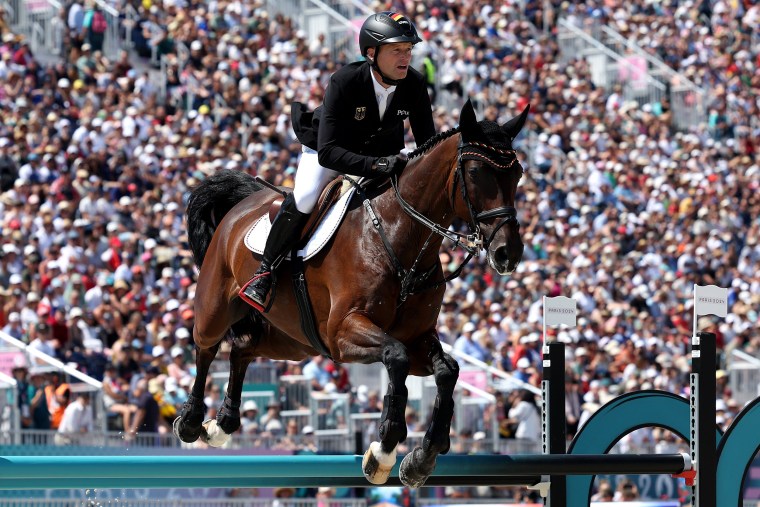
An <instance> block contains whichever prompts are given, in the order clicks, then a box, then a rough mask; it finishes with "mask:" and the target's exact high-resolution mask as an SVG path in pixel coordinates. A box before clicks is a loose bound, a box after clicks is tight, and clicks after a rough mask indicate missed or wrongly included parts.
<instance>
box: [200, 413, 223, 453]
mask: <svg viewBox="0 0 760 507" xmlns="http://www.w3.org/2000/svg"><path fill="white" fill-rule="evenodd" d="M201 427H202V428H203V429H204V430H205V431H202V432H201V440H203V441H204V442H205V443H207V444H208V445H210V446H211V447H221V446H223V445H224V444H226V443H227V441H228V440H229V439H230V436H229V435H228V434H226V433H225V432H224V431H222V428H220V427H219V425H218V424H217V423H216V419H208V420H206V421H203V425H202V426H201Z"/></svg>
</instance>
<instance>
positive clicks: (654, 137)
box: [0, 0, 760, 446]
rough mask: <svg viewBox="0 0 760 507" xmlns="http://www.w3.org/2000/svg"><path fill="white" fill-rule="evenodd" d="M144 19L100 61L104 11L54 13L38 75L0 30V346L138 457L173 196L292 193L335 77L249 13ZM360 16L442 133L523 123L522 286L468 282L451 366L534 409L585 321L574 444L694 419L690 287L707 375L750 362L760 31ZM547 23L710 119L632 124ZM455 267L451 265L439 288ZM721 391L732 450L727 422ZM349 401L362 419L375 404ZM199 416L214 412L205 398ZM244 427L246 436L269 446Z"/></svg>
mask: <svg viewBox="0 0 760 507" xmlns="http://www.w3.org/2000/svg"><path fill="white" fill-rule="evenodd" d="M520 6H522V8H521V7H520ZM71 7H74V8H73V9H70V8H71ZM118 7H120V8H122V7H124V5H121V4H120V5H119V6H118ZM133 7H134V9H135V11H136V12H137V13H138V16H137V21H135V22H132V21H130V22H129V23H128V24H127V25H125V26H127V28H128V29H129V30H131V33H132V35H133V39H134V42H135V48H134V50H133V51H132V52H128V51H126V50H125V51H122V52H121V53H120V54H119V56H118V57H117V58H114V59H113V60H109V59H108V58H106V57H105V56H104V53H103V51H102V49H101V45H102V40H100V41H99V38H98V37H97V35H98V34H97V33H94V30H93V26H94V25H97V24H99V22H100V21H99V20H97V19H96V15H95V14H94V12H93V6H92V5H91V4H89V3H88V4H85V5H83V4H80V3H78V2H76V1H74V2H69V3H68V5H67V9H65V10H64V12H62V13H61V16H63V17H64V19H65V20H66V26H67V27H68V28H69V30H68V31H67V32H66V33H65V36H64V41H63V44H62V48H61V49H62V55H63V58H62V59H61V61H60V62H59V63H56V64H53V65H49V66H42V65H41V64H40V63H39V62H38V60H37V59H36V58H35V55H33V54H32V53H31V51H30V49H29V44H28V41H27V40H25V39H24V37H23V36H19V35H16V34H14V33H12V32H11V31H10V29H9V23H8V21H7V20H6V19H5V18H4V16H5V13H0V19H2V20H3V21H2V22H1V23H0V37H2V39H1V40H0V109H1V110H2V115H1V121H0V183H1V184H2V188H1V189H0V190H1V192H2V193H1V194H0V227H2V239H0V329H2V330H3V331H4V332H6V333H8V334H9V335H11V336H13V337H15V338H17V339H20V340H23V341H25V342H27V343H30V344H31V345H32V346H33V347H34V348H36V349H38V350H40V351H43V352H46V353H49V354H51V355H53V356H56V357H58V358H60V359H61V360H62V361H64V362H66V363H70V364H72V365H76V367H77V368H78V369H79V370H80V371H83V372H86V373H87V374H89V375H91V376H93V377H94V378H96V379H103V381H104V386H105V387H104V392H105V395H106V400H107V407H108V409H109V411H111V413H113V414H115V415H117V416H118V417H119V418H120V420H121V424H122V425H123V429H124V430H125V432H127V433H130V432H134V431H136V430H138V429H139V428H143V429H145V428H146V427H145V426H143V422H144V420H145V419H144V417H145V414H151V415H154V414H156V413H158V414H159V416H158V417H155V419H156V424H155V425H154V426H150V428H155V429H157V430H158V429H160V428H161V427H162V424H161V421H164V420H170V418H171V416H172V414H173V413H172V412H171V410H172V407H173V408H174V410H175V411H176V409H177V408H178V407H179V406H181V404H182V402H183V401H184V399H185V397H186V396H187V392H188V390H189V385H190V382H191V381H192V378H193V374H194V369H193V368H194V367H193V350H192V338H191V332H192V325H193V319H194V313H193V296H194V290H195V277H196V271H195V268H194V265H193V261H192V257H191V254H190V251H189V249H188V245H187V236H186V233H185V231H184V227H183V210H184V209H185V205H186V201H187V196H188V190H189V189H190V188H192V187H193V185H195V184H196V183H197V182H198V181H200V180H202V179H203V178H205V177H207V176H208V175H210V174H213V172H214V171H216V170H218V169H220V168H227V169H238V170H243V171H248V172H250V173H251V174H256V175H259V176H261V177H263V178H265V179H267V180H269V181H271V182H273V183H276V184H280V185H290V184H292V181H293V175H294V173H295V168H296V167H297V162H298V156H299V153H300V146H299V145H298V144H297V142H296V140H295V137H294V134H293V131H292V129H291V128H290V103H291V102H293V101H295V100H297V101H301V102H304V103H306V104H308V106H309V107H310V108H314V107H316V106H317V105H318V104H319V103H320V101H321V97H322V95H323V92H324V87H325V84H326V82H327V80H328V78H329V76H330V74H331V73H332V72H333V71H334V70H335V69H336V68H337V67H338V66H339V65H340V64H341V63H343V62H341V61H335V60H333V59H332V57H331V53H330V50H329V48H328V47H326V46H324V45H323V41H324V37H323V36H322V37H320V38H316V39H309V37H308V36H307V34H306V33H305V32H304V31H303V30H301V29H300V28H301V27H297V26H295V25H294V23H293V21H292V20H291V19H288V18H286V17H284V16H282V15H278V14H274V13H273V12H272V11H269V10H267V9H266V8H265V6H264V4H263V2H261V1H260V0H256V1H253V2H239V1H227V0H220V1H216V2H210V3H200V4H199V3H192V2H190V3H188V2H184V1H180V0H163V1H153V2H151V1H143V2H141V3H139V4H138V5H133ZM546 7H549V10H548V11H545V10H543V9H545V8H546ZM371 8H372V9H374V10H377V11H380V10H401V11H403V12H406V13H408V14H410V15H411V16H412V17H413V18H414V19H415V22H416V24H417V26H418V28H419V30H420V32H421V34H422V36H423V39H424V42H423V43H422V44H421V45H420V46H419V47H418V48H417V49H416V50H415V52H416V55H417V56H416V58H417V59H418V60H416V61H420V62H421V61H422V59H423V58H424V59H425V60H426V63H425V65H429V64H431V63H433V65H434V67H428V70H431V71H432V72H435V73H437V77H436V79H435V81H436V82H437V83H438V86H437V88H436V90H437V97H436V102H435V104H434V107H435V111H434V117H435V122H436V126H437V128H438V130H439V131H443V130H446V129H448V128H451V127H453V126H455V125H456V122H457V118H456V113H457V111H458V108H459V105H461V102H462V101H463V100H464V99H463V98H464V97H465V96H470V97H472V98H473V99H474V101H475V103H476V105H477V106H478V109H479V110H480V111H481V116H482V117H485V118H488V119H491V120H498V121H500V122H503V121H505V120H506V119H507V118H509V117H511V116H512V115H514V114H516V112H518V111H520V110H522V108H523V107H524V106H525V105H527V104H528V103H529V104H530V105H531V114H530V117H529V121H528V124H527V126H526V128H525V129H524V134H523V136H524V138H527V137H528V136H533V137H532V138H531V139H532V141H531V142H530V143H529V142H527V141H525V139H523V141H522V143H521V144H520V146H521V148H522V151H521V152H520V156H521V159H522V161H523V167H524V168H525V176H524V178H523V181H522V183H521V186H520V190H519V194H518V202H517V209H518V212H519V218H520V222H521V224H522V226H521V232H522V237H523V240H524V242H525V245H526V249H525V254H524V257H523V261H522V263H521V264H520V266H519V268H518V270H517V271H516V272H515V273H514V274H512V275H511V276H507V277H500V276H498V275H496V274H494V273H493V272H492V271H490V270H489V269H487V266H486V262H485V260H484V259H483V258H479V259H475V260H474V261H473V262H471V263H470V264H469V265H468V266H467V267H466V268H465V270H464V272H463V274H462V276H461V277H460V278H458V279H456V280H454V281H453V282H451V283H450V284H449V288H448V290H447V292H446V296H445V300H444V305H443V308H442V311H441V314H440V326H439V330H440V335H441V339H442V340H444V341H446V342H448V343H450V344H452V345H455V347H456V348H457V349H459V350H462V351H464V352H466V353H468V354H470V355H473V356H475V357H476V358H478V359H481V360H483V361H486V362H489V363H491V364H492V365H494V366H496V367H498V368H500V369H502V370H505V371H508V372H511V373H513V374H514V375H515V376H516V377H517V378H519V379H520V380H523V381H525V382H527V383H531V384H534V385H536V384H537V383H538V379H539V378H540V371H541V355H540V344H541V314H542V312H541V297H542V296H544V295H547V296H556V295H564V296H569V297H573V298H575V299H576V300H577V301H578V308H579V317H580V318H579V319H578V327H577V329H561V330H559V331H554V330H552V331H551V333H550V336H549V338H550V339H557V340H560V341H563V342H565V343H567V354H568V375H569V382H568V386H569V387H568V391H569V393H570V396H569V397H568V399H569V400H570V401H569V402H568V406H567V412H568V421H569V422H570V423H571V427H575V428H577V426H578V425H579V424H582V422H583V420H584V419H585V418H586V417H588V414H589V413H592V412H593V410H595V407H598V406H599V404H601V403H604V402H605V401H607V400H608V399H610V398H611V397H614V396H616V395H619V394H621V393H624V392H628V391H631V390H637V389H646V388H651V387H653V388H658V389H665V390H668V391H671V392H675V393H678V394H685V393H686V391H687V389H688V381H687V372H688V368H689V356H688V355H687V353H686V352H687V350H688V349H689V347H688V342H689V338H690V335H691V318H692V317H691V313H692V312H691V311H690V310H691V308H690V302H691V297H692V287H693V284H695V283H697V284H701V285H705V284H716V285H719V286H722V287H728V288H729V315H728V317H727V318H725V319H720V320H716V319H713V318H710V317H706V318H704V319H703V320H702V321H700V322H699V325H698V327H699V328H700V329H711V330H713V331H715V332H716V333H717V334H718V339H719V346H720V348H721V350H722V352H723V353H722V357H721V361H722V363H721V366H722V368H724V369H725V368H727V367H729V366H730V359H731V356H730V352H731V350H733V349H740V350H744V351H746V352H750V353H757V351H758V347H760V338H758V337H757V336H755V333H753V330H755V329H757V324H758V311H760V275H758V273H760V265H759V264H760V246H758V236H760V221H759V220H758V216H760V192H758V187H759V186H760V165H759V164H760V163H759V161H758V141H757V140H758V139H760V124H758V118H760V111H759V109H760V104H759V103H758V96H760V94H758V90H759V89H760V44H759V43H758V41H759V40H760V34H759V33H758V26H760V8H759V7H758V6H757V5H753V2H750V1H739V2H725V1H723V0H718V1H717V2H708V1H679V0H662V1H654V2H650V1H643V0H636V1H633V2H627V3H620V2H614V1H612V2H601V1H592V0H590V1H587V2H582V3H574V2H562V3H560V2H556V1H554V2H537V1H528V2H520V3H517V2H509V1H507V2H503V3H501V4H499V5H494V4H493V3H492V2H485V1H476V0H464V1H462V2H451V1H437V0H436V1H433V2H422V1H414V0H407V1H404V2H399V3H394V2H382V1H377V0H376V1H374V2H372V3H371ZM72 11H74V13H73V14H72ZM559 17H568V18H569V19H570V20H571V21H572V22H573V23H575V24H576V25H578V26H581V27H584V28H589V27H590V26H592V25H594V24H599V23H608V24H610V25H611V26H613V27H615V28H616V29H617V30H619V31H620V33H622V34H623V35H624V36H625V37H627V38H628V39H629V40H631V41H634V42H636V43H637V44H638V45H640V46H641V47H642V48H644V49H645V50H646V51H648V52H650V53H652V54H654V55H656V56H658V57H660V58H662V59H663V60H664V61H665V62H666V63H667V64H668V65H670V66H671V67H673V68H674V69H675V70H676V71H678V72H680V73H682V75H683V76H686V77H687V78H689V79H691V80H692V81H693V82H695V83H696V84H698V85H699V86H701V87H703V88H704V89H705V90H706V91H707V115H706V117H705V118H704V119H703V121H700V122H698V123H696V124H694V125H692V126H691V127H690V128H689V129H688V130H686V131H676V130H675V129H674V128H673V126H672V125H673V115H674V114H676V113H675V112H674V110H673V109H672V107H671V105H670V104H669V102H668V100H667V99H663V100H661V101H660V102H656V103H639V102H638V101H635V100H626V99H624V93H623V89H622V88H621V87H616V88H613V89H603V88H600V87H597V86H595V85H594V82H593V80H592V79H591V69H590V67H589V64H588V63H587V62H585V61H584V60H582V59H571V60H570V61H569V62H568V63H561V61H560V51H561V48H560V47H559V44H558V40H557V38H556V33H557V25H556V20H557V19H558V18H559ZM125 23H126V22H125ZM180 45H184V46H186V47H187V48H188V49H189V55H188V57H187V60H183V59H181V55H182V53H181V52H179V51H178V47H179V46H180ZM154 50H155V51H154ZM154 52H155V53H156V54H158V55H159V56H165V58H166V63H167V65H166V67H165V72H166V74H165V75H162V76H161V78H162V79H163V78H165V79H166V84H167V86H166V90H165V91H164V90H162V87H161V86H159V84H158V82H157V80H156V73H157V72H159V73H160V71H158V70H156V69H153V68H151V66H150V64H149V58H150V57H151V55H152V54H153V53H154ZM348 59H349V60H350V59H352V57H351V55H348ZM676 84H677V83H670V85H672V86H675V85H676ZM451 104H455V105H456V106H457V107H456V108H455V109H452V108H451V107H450V106H451ZM462 258H463V253H462V252H461V251H457V250H453V249H448V248H446V249H445V250H444V251H442V253H441V259H442V262H443V264H444V267H445V269H446V270H448V271H451V270H454V269H455V268H456V266H458V264H459V262H460V261H461V260H462ZM34 367H35V366H34V365H32V370H34ZM325 368H326V366H323V365H321V364H319V363H317V364H314V361H311V362H309V364H308V365H307V364H304V365H303V370H304V371H305V372H307V373H308V374H309V375H310V378H311V379H313V384H314V386H313V387H315V388H317V389H325V386H326V385H332V387H328V388H327V389H328V390H331V389H333V388H334V389H336V390H338V391H342V392H346V391H350V389H351V386H350V383H349V382H348V378H347V377H345V375H344V372H338V375H334V372H328V371H326V370H325ZM19 371H20V370H19ZM32 373H34V371H33V372H32ZM22 374H23V375H27V374H28V372H27V373H23V372H20V373H19V375H22ZM720 376H721V378H723V379H725V372H724V371H722V372H721V375H720ZM40 377H42V375H36V374H33V375H31V378H29V381H30V382H31V383H32V384H34V383H35V382H37V380H36V379H37V378H40ZM719 385H720V386H721V388H722V390H721V391H720V393H719V396H720V398H721V400H720V401H721V402H723V406H722V407H721V408H723V409H724V410H722V415H721V416H720V417H721V419H722V422H723V423H725V424H729V423H730V421H731V418H732V417H734V416H735V415H736V413H737V411H738V409H740V408H741V407H739V406H738V404H737V403H736V401H735V400H734V399H733V397H732V393H731V391H730V389H729V388H728V386H727V384H726V382H725V380H723V381H720V380H719ZM353 387H354V388H355V389H354V392H353V393H352V394H353V395H354V398H355V399H356V400H360V401H363V402H364V403H368V402H367V399H368V392H367V389H366V388H365V389H364V390H357V389H356V386H353ZM371 387H373V386H371ZM217 390H218V387H217ZM146 391H147V392H149V393H150V394H151V395H152V396H151V399H159V400H160V401H161V403H160V404H158V405H159V406H158V407H153V406H152V403H150V401H149V400H148V399H147V397H146V396H144V395H143V393H145V392H146ZM207 394H209V397H210V398H209V401H214V399H215V398H214V396H216V403H218V397H219V393H218V392H217V393H216V395H214V394H213V392H212V389H211V388H209V389H208V390H207ZM369 394H373V395H374V400H375V403H376V402H377V393H376V392H375V393H369ZM514 398H515V399H514V400H512V399H511V398H510V399H505V400H502V402H501V403H502V406H503V407H504V408H503V410H502V413H500V414H498V415H497V417H499V418H500V420H501V421H502V430H503V434H504V435H505V436H508V435H509V436H514V435H515V432H517V433H518V436H523V435H530V437H529V438H534V435H535V434H536V433H535V431H534V429H531V428H525V427H524V425H523V427H522V428H520V427H519V424H520V419H519V417H522V416H521V415H520V414H528V416H527V417H528V418H530V419H531V420H533V419H532V418H531V417H530V412H529V409H530V407H526V406H525V405H521V407H520V408H519V410H518V405H520V404H525V403H527V404H530V401H529V400H526V399H525V398H524V397H523V396H522V394H520V395H519V396H518V395H515V396H514ZM31 399H32V398H30V402H31ZM141 400H142V401H141ZM48 402H49V403H50V400H48ZM513 402H514V403H513ZM147 405H151V407H148V406H147ZM369 405H370V406H371V405H372V403H371V402H369ZM36 406H37V405H35V407H36ZM375 406H376V405H375ZM534 406H535V404H534ZM215 408H216V407H209V411H210V413H211V414H212V415H213V410H214V409H215ZM243 408H244V410H243V414H244V419H245V421H244V425H243V428H244V431H264V430H266V426H267V425H268V424H269V425H271V426H276V425H275V424H274V423H272V422H271V417H269V418H264V417H254V415H255V412H251V411H250V410H246V407H243ZM247 408H251V405H250V404H249V405H248V407H247ZM256 408H258V407H256ZM511 409H512V410H511ZM269 410H270V409H269V408H267V411H269ZM274 410H276V408H275V409H274ZM34 420H35V418H34V417H29V418H28V424H30V425H31V426H30V427H34V424H36V423H35V422H34ZM136 421H139V425H138V426H135V424H136ZM523 423H524V421H523ZM281 426H282V425H281ZM480 429H481V428H472V429H471V430H472V432H473V433H474V432H476V431H478V430H480ZM280 430H281V431H291V430H290V429H289V428H284V429H282V428H281V429H280ZM637 439H638V440H646V441H649V442H654V443H657V444H662V445H663V446H667V445H669V439H670V436H669V435H668V434H667V432H657V434H655V433H654V432H652V431H651V430H648V431H646V432H644V436H643V437H640V436H634V437H631V439H629V440H630V441H629V442H628V443H624V445H631V446H634V445H636V444H637ZM638 443H640V442H638Z"/></svg>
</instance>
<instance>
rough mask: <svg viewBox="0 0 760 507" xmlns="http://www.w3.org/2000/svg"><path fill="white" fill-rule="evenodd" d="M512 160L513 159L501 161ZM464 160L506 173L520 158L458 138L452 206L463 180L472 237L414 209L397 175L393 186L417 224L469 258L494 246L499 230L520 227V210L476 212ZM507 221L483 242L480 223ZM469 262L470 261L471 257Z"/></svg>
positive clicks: (506, 208)
mask: <svg viewBox="0 0 760 507" xmlns="http://www.w3.org/2000/svg"><path fill="white" fill-rule="evenodd" d="M508 157H509V158H510V160H506V161H505V160H501V159H506V158H508ZM465 160H481V161H483V162H485V163H486V164H488V165H489V166H490V167H493V168H495V169H497V170H500V171H507V170H510V169H512V168H513V167H514V166H515V164H517V165H518V166H519V161H518V159H517V153H516V152H515V150H506V149H501V148H494V147H492V146H489V145H487V144H483V143H478V142H464V140H463V139H462V136H461V135H460V137H459V145H458V146H457V168H456V172H455V173H454V182H453V184H452V186H451V196H450V201H449V204H450V205H451V209H455V203H456V188H457V184H458V182H459V180H462V199H463V200H464V203H465V205H466V206H467V209H468V211H469V214H470V221H469V223H468V226H469V228H470V234H462V233H460V232H455V231H450V230H449V229H448V228H446V227H443V226H442V225H440V224H437V223H436V222H434V221H432V220H430V219H429V218H427V217H426V216H425V215H423V214H422V213H420V212H419V211H417V210H416V209H414V207H413V206H412V205H411V204H409V203H408V202H407V201H405V200H404V198H403V197H401V192H400V191H399V188H398V175H393V176H392V177H391V184H392V185H393V190H394V191H395V193H396V200H398V202H399V204H400V205H401V208H402V209H403V210H404V211H405V212H406V213H407V214H408V215H409V216H410V217H412V218H413V219H414V220H415V221H417V222H419V223H420V224H422V225H424V226H425V227H427V228H428V229H430V230H431V231H432V232H433V233H435V234H438V235H439V236H443V237H444V238H446V239H448V240H450V241H452V242H453V243H454V246H455V247H461V248H463V249H464V250H466V251H467V253H468V254H469V256H470V257H471V256H473V255H475V254H476V253H478V251H479V250H481V249H484V250H487V249H488V247H489V246H490V245H491V242H492V241H493V239H494V237H495V236H496V233H497V232H499V229H501V228H502V227H504V226H505V225H506V224H508V223H510V222H514V223H516V224H518V225H519V221H518V220H517V209H515V207H514V206H501V207H499V208H493V209H490V210H487V211H481V212H476V211H475V208H474V207H473V205H472V201H471V200H470V194H469V192H468V190H467V181H466V180H465V171H464V161H465ZM501 217H503V218H504V219H503V220H502V221H501V222H500V223H499V225H497V226H496V227H495V228H494V230H493V232H491V235H490V236H489V237H488V238H486V239H484V238H483V233H482V232H481V230H480V224H481V223H482V222H484V221H486V220H489V219H491V218H501ZM468 260H469V258H468Z"/></svg>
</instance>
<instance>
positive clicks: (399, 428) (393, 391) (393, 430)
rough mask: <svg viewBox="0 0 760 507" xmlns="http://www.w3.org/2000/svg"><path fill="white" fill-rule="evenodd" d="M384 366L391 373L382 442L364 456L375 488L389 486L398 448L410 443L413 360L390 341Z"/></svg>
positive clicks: (370, 448)
mask: <svg viewBox="0 0 760 507" xmlns="http://www.w3.org/2000/svg"><path fill="white" fill-rule="evenodd" d="M383 364H384V365H385V368H386V369H387V370H388V378H389V379H390V381H389V382H388V393H387V394H386V395H385V398H384V399H383V413H382V415H381V417H380V431H379V433H380V442H372V443H371V444H370V446H369V449H367V452H365V453H364V459H363V460H362V471H363V472H364V477H366V478H367V480H368V481H369V482H371V483H372V484H385V482H386V481H387V480H388V476H389V475H390V473H391V470H392V469H393V466H394V465H395V464H396V447H397V446H398V444H399V442H403V441H404V440H406V420H405V419H404V411H405V410H406V400H407V390H406V377H407V376H408V375H409V356H408V355H407V353H406V348H405V347H404V345H403V344H402V343H401V342H398V341H396V340H394V339H392V338H389V339H388V341H387V342H386V344H385V346H384V347H383Z"/></svg>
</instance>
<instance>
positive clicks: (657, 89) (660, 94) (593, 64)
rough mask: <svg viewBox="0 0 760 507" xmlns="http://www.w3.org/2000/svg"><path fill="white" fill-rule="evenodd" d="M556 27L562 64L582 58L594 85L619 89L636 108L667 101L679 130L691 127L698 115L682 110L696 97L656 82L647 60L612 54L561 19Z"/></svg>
mask: <svg viewBox="0 0 760 507" xmlns="http://www.w3.org/2000/svg"><path fill="white" fill-rule="evenodd" d="M558 25H559V33H558V35H557V38H558V41H557V42H558V45H559V47H560V51H561V54H560V61H561V63H563V64H566V63H568V62H570V61H571V60H573V59H575V58H583V59H585V60H586V61H587V62H588V63H589V66H590V68H591V79H592V81H593V82H594V84H595V85H596V86H600V87H603V88H605V89H607V90H612V89H613V88H615V87H619V88H620V89H621V91H622V95H623V98H624V99H625V100H626V101H635V102H636V103H638V104H639V105H644V104H650V105H654V104H656V103H659V102H661V101H662V100H663V99H664V98H668V99H669V100H670V102H671V105H672V107H673V110H674V114H673V121H674V125H675V126H676V127H678V128H687V127H689V126H693V125H694V123H693V122H694V121H696V119H694V118H692V116H691V115H692V114H698V113H692V112H687V111H682V109H683V108H686V107H692V108H694V107H695V106H694V102H695V101H696V100H697V98H696V97H695V96H694V92H693V91H691V90H690V89H683V88H678V87H675V86H671V84H670V83H669V84H668V85H666V84H664V83H662V82H661V81H659V80H657V79H655V78H654V77H653V76H652V75H651V74H650V73H649V72H648V70H647V67H646V60H642V59H641V58H639V57H637V56H635V55H623V54H619V53H617V52H615V51H613V50H612V49H610V48H608V47H607V46H605V45H604V44H603V43H602V42H601V41H599V40H597V39H596V38H595V37H594V36H593V32H592V33H588V32H587V31H585V30H583V29H581V28H579V27H577V26H575V25H573V24H572V23H570V22H569V21H567V20H564V19H560V20H559V23H558ZM642 62H643V63H644V65H643V66H642V65H641V63H642ZM701 120H704V118H701Z"/></svg>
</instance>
